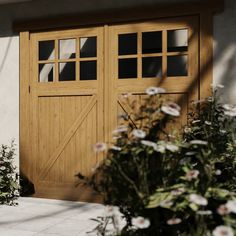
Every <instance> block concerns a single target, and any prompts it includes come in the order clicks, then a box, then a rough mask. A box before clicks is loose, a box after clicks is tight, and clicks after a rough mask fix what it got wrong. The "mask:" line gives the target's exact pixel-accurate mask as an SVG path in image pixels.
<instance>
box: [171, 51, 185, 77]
mask: <svg viewBox="0 0 236 236" xmlns="http://www.w3.org/2000/svg"><path fill="white" fill-rule="evenodd" d="M187 75H188V56H186V55H184V56H168V58H167V76H187Z"/></svg>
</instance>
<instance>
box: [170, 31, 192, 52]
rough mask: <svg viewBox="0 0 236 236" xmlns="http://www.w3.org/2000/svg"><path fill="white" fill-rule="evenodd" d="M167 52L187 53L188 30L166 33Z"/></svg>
mask: <svg viewBox="0 0 236 236" xmlns="http://www.w3.org/2000/svg"><path fill="white" fill-rule="evenodd" d="M167 38H168V40H167V46H168V52H182V51H188V30H187V29H180V30H169V31H168V33H167Z"/></svg>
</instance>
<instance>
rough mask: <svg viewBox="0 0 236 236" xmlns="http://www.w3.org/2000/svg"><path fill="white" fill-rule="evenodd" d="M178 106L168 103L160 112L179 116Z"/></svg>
mask: <svg viewBox="0 0 236 236" xmlns="http://www.w3.org/2000/svg"><path fill="white" fill-rule="evenodd" d="M180 110H181V108H180V106H179V105H178V104H176V103H174V102H168V103H166V104H165V105H163V106H162V107H161V111H162V112H164V113H165V114H168V115H171V116H180Z"/></svg>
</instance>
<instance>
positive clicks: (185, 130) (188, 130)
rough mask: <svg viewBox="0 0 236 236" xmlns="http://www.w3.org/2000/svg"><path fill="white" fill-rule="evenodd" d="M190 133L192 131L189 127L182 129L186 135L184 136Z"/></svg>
mask: <svg viewBox="0 0 236 236" xmlns="http://www.w3.org/2000/svg"><path fill="white" fill-rule="evenodd" d="M191 131H192V129H191V128H189V127H185V128H184V133H186V134H188V133H190V132H191Z"/></svg>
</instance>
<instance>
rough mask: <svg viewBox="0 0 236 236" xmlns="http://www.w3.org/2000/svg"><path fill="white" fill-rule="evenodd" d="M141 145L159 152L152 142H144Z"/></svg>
mask: <svg viewBox="0 0 236 236" xmlns="http://www.w3.org/2000/svg"><path fill="white" fill-rule="evenodd" d="M141 143H142V144H143V145H145V146H147V147H152V148H153V149H154V150H155V151H156V150H157V144H156V143H154V142H152V141H149V140H142V141H141Z"/></svg>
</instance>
